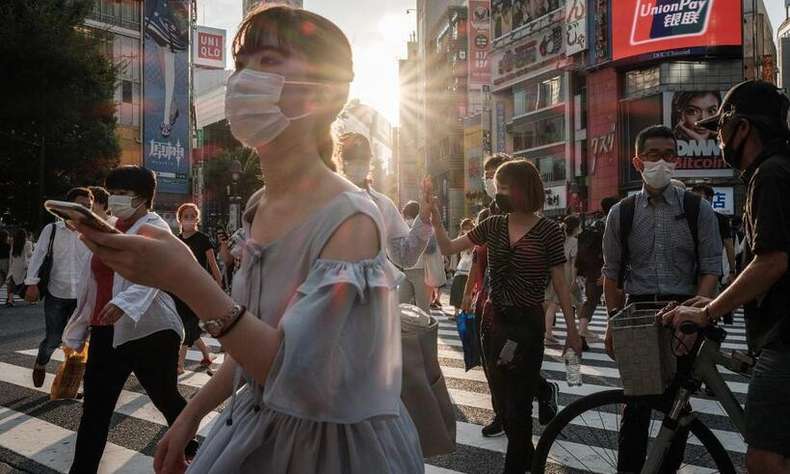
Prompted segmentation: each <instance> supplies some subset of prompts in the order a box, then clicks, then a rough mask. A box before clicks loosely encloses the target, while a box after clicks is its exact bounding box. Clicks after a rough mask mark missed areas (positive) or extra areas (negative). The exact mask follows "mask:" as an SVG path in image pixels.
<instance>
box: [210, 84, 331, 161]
mask: <svg viewBox="0 0 790 474" xmlns="http://www.w3.org/2000/svg"><path fill="white" fill-rule="evenodd" d="M285 84H299V85H311V86H312V85H315V86H324V85H326V84H322V83H319V82H298V81H287V80H286V79H285V77H284V76H281V75H279V74H273V73H269V72H262V71H255V70H252V69H241V70H239V71H236V72H235V73H233V75H231V76H230V78H228V86H227V88H226V89H225V116H226V117H227V118H228V122H229V123H230V131H231V133H233V136H234V137H236V139H237V140H239V141H240V142H242V143H243V144H244V145H246V146H248V147H251V148H256V147H259V146H262V145H266V144H267V143H270V142H271V141H273V140H274V139H275V138H277V137H278V136H279V135H280V134H281V133H282V132H283V130H285V129H286V128H288V125H290V124H291V121H292V120H299V119H302V118H305V117H307V116H308V115H310V114H311V113H312V112H306V113H304V114H302V115H298V116H296V117H287V116H286V115H285V114H283V112H282V110H280V106H279V105H278V103H279V102H280V95H281V94H282V92H283V87H284V86H285Z"/></svg>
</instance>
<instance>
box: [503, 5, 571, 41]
mask: <svg viewBox="0 0 790 474" xmlns="http://www.w3.org/2000/svg"><path fill="white" fill-rule="evenodd" d="M561 6H562V2H561V1H560V0H492V1H491V10H492V15H493V17H492V19H493V22H492V23H493V25H494V38H499V37H500V36H504V35H507V34H509V33H511V32H513V31H516V30H518V29H520V28H521V27H524V26H526V25H530V28H532V27H533V26H534V25H533V23H540V22H538V20H541V19H542V18H543V17H544V16H546V15H548V14H549V13H553V12H556V10H558V9H560V7H561ZM560 13H561V14H563V13H564V8H563V9H562V11H561V12H560ZM539 28H540V26H539V27H538V29H539ZM528 29H529V28H528Z"/></svg>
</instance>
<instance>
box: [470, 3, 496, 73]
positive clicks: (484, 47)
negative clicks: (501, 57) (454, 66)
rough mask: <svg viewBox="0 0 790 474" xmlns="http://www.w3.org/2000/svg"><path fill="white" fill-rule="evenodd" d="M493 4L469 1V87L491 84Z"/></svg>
mask: <svg viewBox="0 0 790 474" xmlns="http://www.w3.org/2000/svg"><path fill="white" fill-rule="evenodd" d="M490 45H491V2H490V1H489V0H469V61H468V64H469V87H470V89H479V88H480V87H481V86H482V85H484V84H489V83H490V82H491V67H490V66H489V63H488V51H489V50H490V49H491V48H490Z"/></svg>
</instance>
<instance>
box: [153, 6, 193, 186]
mask: <svg viewBox="0 0 790 474" xmlns="http://www.w3.org/2000/svg"><path fill="white" fill-rule="evenodd" d="M144 2H145V3H144V6H145V24H144V33H145V37H144V42H143V43H144V44H143V61H144V63H143V93H144V101H143V104H144V106H143V155H144V156H143V163H144V164H145V167H146V168H148V169H150V170H152V171H153V172H154V173H156V176H157V180H158V185H159V191H161V192H165V193H178V194H188V193H189V167H190V150H191V148H192V146H191V139H190V127H189V117H190V104H189V30H190V21H189V5H190V1H189V0H144Z"/></svg>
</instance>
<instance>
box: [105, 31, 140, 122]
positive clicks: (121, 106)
mask: <svg viewBox="0 0 790 474" xmlns="http://www.w3.org/2000/svg"><path fill="white" fill-rule="evenodd" d="M112 46H113V50H112V57H113V61H114V62H115V63H116V64H117V65H118V85H117V86H116V89H115V102H116V105H117V108H116V111H115V114H116V116H117V117H118V124H119V125H126V126H132V127H138V126H140V113H141V109H142V86H141V71H140V40H139V39H137V38H130V37H128V36H122V35H115V37H114V38H113V44H112Z"/></svg>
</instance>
